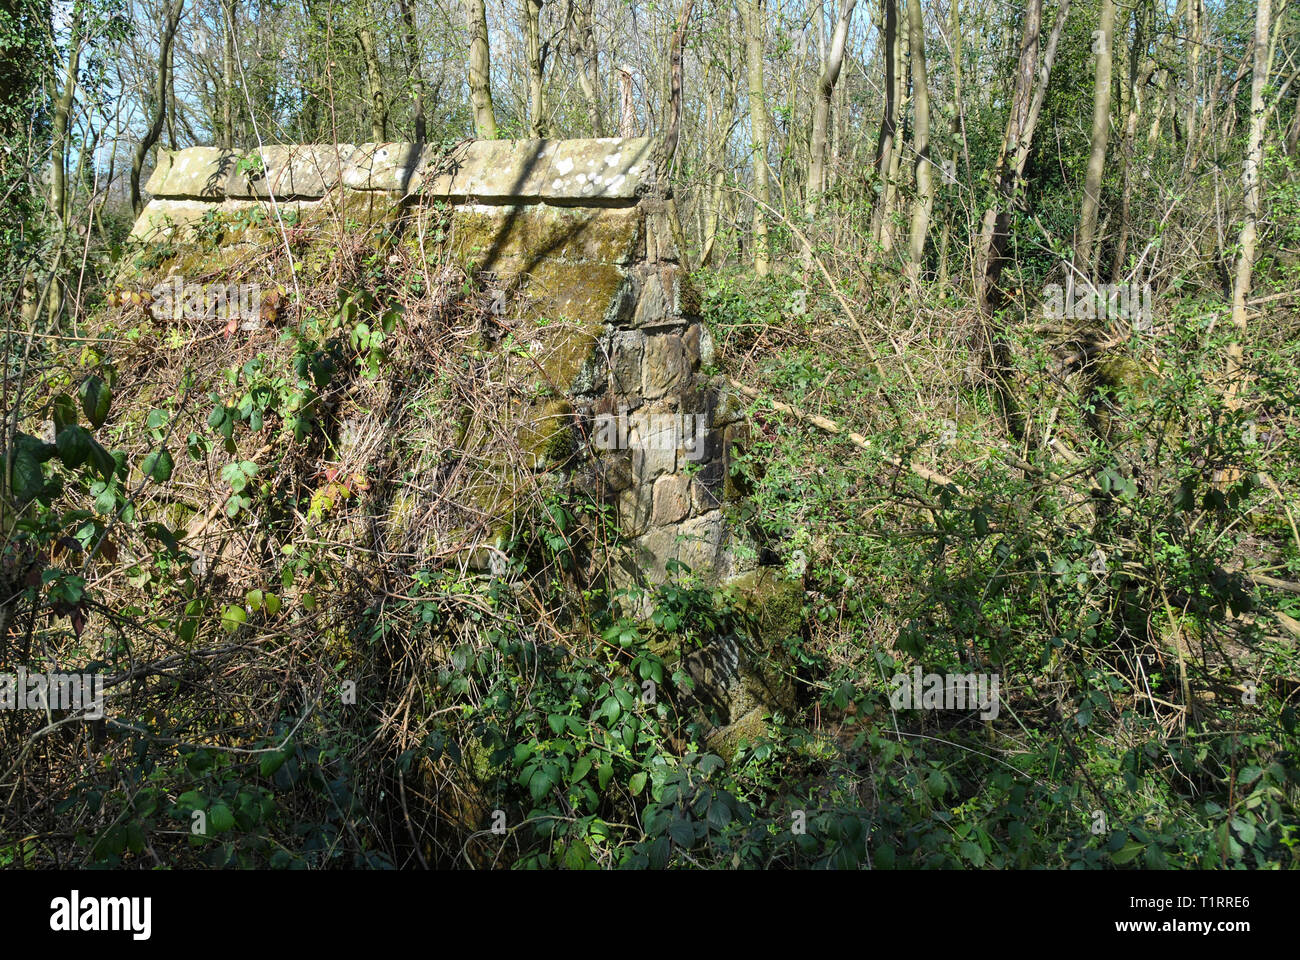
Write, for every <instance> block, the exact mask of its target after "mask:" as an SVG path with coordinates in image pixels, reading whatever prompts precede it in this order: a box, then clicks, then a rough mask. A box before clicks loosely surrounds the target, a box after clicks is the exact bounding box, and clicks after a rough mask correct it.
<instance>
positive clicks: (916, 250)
mask: <svg viewBox="0 0 1300 960" xmlns="http://www.w3.org/2000/svg"><path fill="white" fill-rule="evenodd" d="M907 22H908V31H909V33H910V34H911V37H912V89H913V91H914V93H913V96H915V98H916V112H915V117H916V121H915V129H914V130H913V132H912V142H913V144H914V148H915V150H916V197H915V199H914V200H913V202H912V230H911V235H910V237H909V240H908V244H907V247H908V251H907V252H908V256H907V273H908V276H910V277H912V279H916V278H918V277H919V276H920V275H921V266H922V264H923V262H924V260H925V238H926V235H927V234H928V233H929V230H930V211H931V209H932V208H933V207H934V176H933V169H932V165H931V163H930V88H929V78H928V76H927V74H926V67H925V23H924V20H923V17H922V11H921V0H910V2H909V4H908V7H907Z"/></svg>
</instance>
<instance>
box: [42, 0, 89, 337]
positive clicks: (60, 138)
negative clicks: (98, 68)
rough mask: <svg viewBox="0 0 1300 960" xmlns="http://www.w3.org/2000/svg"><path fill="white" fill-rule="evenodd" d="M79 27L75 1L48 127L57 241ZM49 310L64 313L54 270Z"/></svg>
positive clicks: (63, 214) (61, 230)
mask: <svg viewBox="0 0 1300 960" xmlns="http://www.w3.org/2000/svg"><path fill="white" fill-rule="evenodd" d="M81 26H82V11H81V6H80V4H76V5H74V6H73V20H72V24H71V26H70V29H69V31H68V36H69V38H70V39H69V50H68V63H67V68H66V70H65V72H64V75H63V89H62V90H60V91H59V95H58V97H56V98H55V101H54V119H53V123H52V124H51V130H50V133H51V142H50V213H51V215H52V216H53V218H54V231H55V234H56V235H57V236H58V237H59V238H60V240H62V239H63V238H66V236H67V233H68V226H69V213H70V209H69V203H68V182H67V178H68V174H67V153H68V130H69V127H70V125H71V118H72V104H73V102H74V100H75V98H76V94H77V75H78V72H79V71H80V69H81V51H82V47H83V44H84V38H83V37H82V31H81ZM48 311H49V313H48V315H49V318H50V320H51V321H53V320H55V319H56V318H57V317H58V316H59V314H60V313H62V312H63V281H62V278H61V277H60V276H59V275H58V273H57V270H56V273H55V276H54V277H53V278H52V280H51V282H50V294H49V300H48Z"/></svg>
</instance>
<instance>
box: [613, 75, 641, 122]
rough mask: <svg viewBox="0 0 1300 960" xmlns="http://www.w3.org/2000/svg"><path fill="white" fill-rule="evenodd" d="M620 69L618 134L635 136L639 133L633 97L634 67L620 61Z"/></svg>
mask: <svg viewBox="0 0 1300 960" xmlns="http://www.w3.org/2000/svg"><path fill="white" fill-rule="evenodd" d="M615 70H617V71H618V135H619V136H620V137H635V136H636V135H637V129H638V128H637V122H636V101H635V100H634V99H633V97H632V68H631V67H629V66H628V65H627V64H625V63H620V64H619V65H618V66H617V67H616V68H615Z"/></svg>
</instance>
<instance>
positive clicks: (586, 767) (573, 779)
mask: <svg viewBox="0 0 1300 960" xmlns="http://www.w3.org/2000/svg"><path fill="white" fill-rule="evenodd" d="M590 772H591V758H590V757H587V756H582V757H579V758H578V762H577V763H575V764H574V765H573V773H572V774H570V776H569V782H570V783H577V782H578V781H579V780H581V779H582V778H583V777H585V776H586V775H587V774H588V773H590Z"/></svg>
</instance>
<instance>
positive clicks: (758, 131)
mask: <svg viewBox="0 0 1300 960" xmlns="http://www.w3.org/2000/svg"><path fill="white" fill-rule="evenodd" d="M738 2H739V4H740V11H741V15H742V16H743V17H744V21H745V58H746V68H747V70H746V73H747V75H748V78H749V122H750V127H751V131H750V136H751V152H752V155H753V163H754V197H755V199H756V201H757V202H756V203H755V204H754V272H755V273H757V274H758V275H759V276H760V277H765V276H767V274H768V272H769V271H770V270H771V268H772V261H771V256H772V254H771V249H770V247H769V241H768V233H767V209H766V208H767V207H769V206H770V205H771V203H772V195H771V190H770V188H769V186H768V166H767V141H768V124H767V102H766V99H765V94H764V92H763V18H762V13H761V11H760V10H759V6H758V4H759V0H738Z"/></svg>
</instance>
